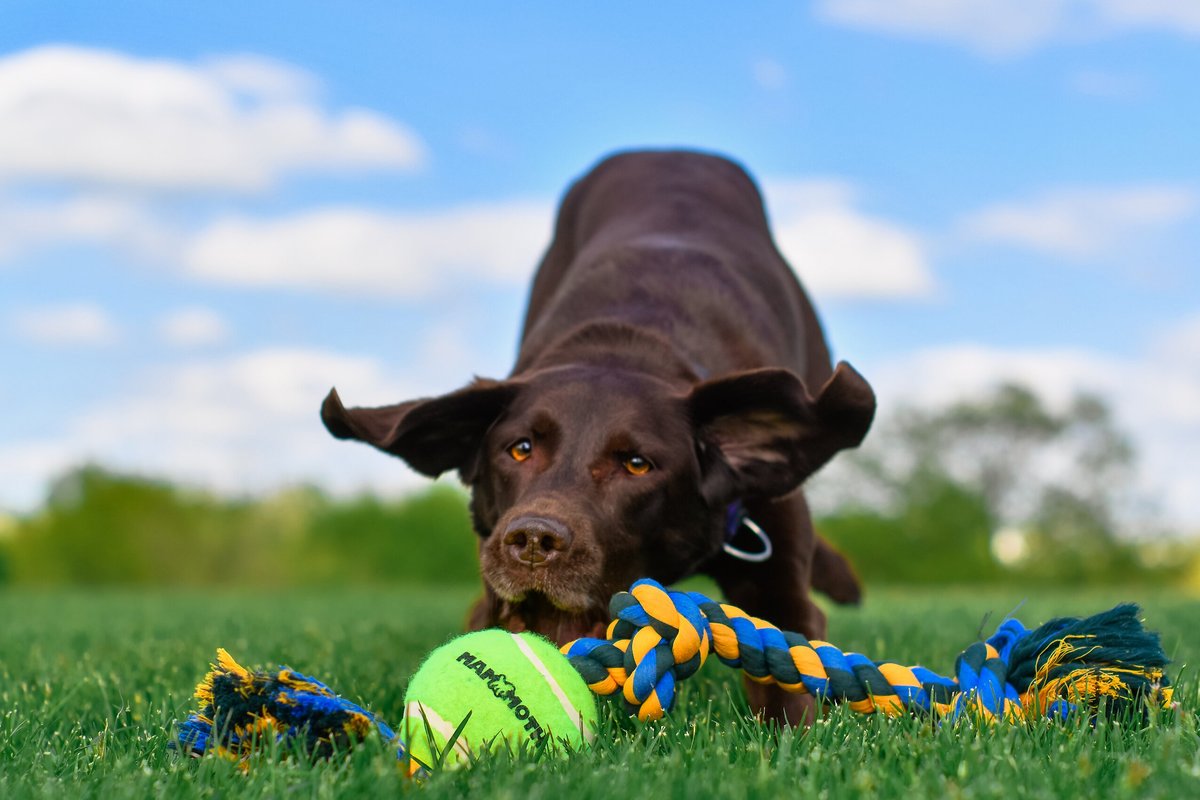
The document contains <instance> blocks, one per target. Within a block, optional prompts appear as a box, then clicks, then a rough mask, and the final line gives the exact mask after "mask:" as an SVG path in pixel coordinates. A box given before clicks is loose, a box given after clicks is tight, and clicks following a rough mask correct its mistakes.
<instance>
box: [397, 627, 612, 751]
mask: <svg viewBox="0 0 1200 800" xmlns="http://www.w3.org/2000/svg"><path fill="white" fill-rule="evenodd" d="M468 713H470V715H471V716H470V719H469V720H468V721H467V724H466V727H465V728H463V731H462V733H461V735H460V736H459V738H458V740H457V741H456V742H455V743H454V746H453V748H452V749H450V750H449V752H446V750H447V744H446V743H447V740H448V739H449V738H450V737H451V736H452V735H453V733H454V731H455V729H456V728H457V727H458V725H459V723H461V722H462V721H463V719H465V718H466V717H467V714H468ZM426 723H428V729H429V731H431V732H432V734H433V741H432V742H431V741H429V738H428V736H427V730H426ZM595 729H596V699H595V696H594V695H593V694H592V692H591V691H590V690H589V689H588V687H587V684H586V683H584V682H583V678H582V677H580V675H579V673H578V672H576V671H575V668H574V667H572V666H571V662H570V661H568V660H567V658H566V656H564V655H563V654H562V653H560V652H559V651H558V648H556V647H555V646H554V645H553V644H551V643H550V642H549V641H547V640H545V639H543V638H541V637H540V636H535V635H534V634H531V633H518V634H514V633H508V632H507V631H502V630H494V629H493V630H486V631H478V632H476V633H468V634H467V635H465V636H459V637H458V638H456V639H452V640H450V641H449V642H447V643H446V644H444V645H442V646H441V647H439V648H438V649H436V650H434V651H433V652H432V653H430V654H429V656H428V657H427V658H426V659H425V662H424V663H423V664H422V665H421V668H420V669H419V670H417V674H416V675H414V676H413V678H412V680H411V681H410V682H409V684H408V692H407V693H406V694H405V695H404V719H403V720H402V721H401V723H400V736H401V738H402V741H403V742H404V746H405V749H406V750H407V752H408V755H409V758H410V763H409V772H410V773H413V772H416V771H417V770H418V769H420V768H421V767H422V766H424V767H429V768H433V767H435V766H436V765H437V763H438V754H440V753H445V755H444V757H443V759H442V766H443V767H445V766H452V765H454V764H456V763H463V762H466V761H468V760H469V759H470V758H471V757H473V756H475V755H478V754H479V753H481V752H483V751H484V750H485V749H487V748H488V747H489V746H491V747H494V746H497V745H498V746H501V747H503V746H504V742H505V741H507V742H509V743H510V744H512V745H513V746H514V748H515V747H519V746H520V745H521V743H522V742H529V743H531V744H533V745H541V743H542V742H543V740H547V741H546V745H547V746H549V747H551V749H554V750H558V749H561V747H562V745H564V744H565V745H567V746H569V747H570V748H572V749H575V750H578V749H580V748H582V747H583V746H585V745H586V744H587V743H588V742H590V741H591V740H592V736H593V734H594V732H595Z"/></svg>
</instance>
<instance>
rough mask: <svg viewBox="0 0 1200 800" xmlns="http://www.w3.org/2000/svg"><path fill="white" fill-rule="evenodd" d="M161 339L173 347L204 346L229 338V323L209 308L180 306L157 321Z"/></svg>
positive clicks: (219, 342)
mask: <svg viewBox="0 0 1200 800" xmlns="http://www.w3.org/2000/svg"><path fill="white" fill-rule="evenodd" d="M158 330H159V334H160V335H161V336H162V339H163V341H165V342H166V343H167V344H170V345H173V346H175V347H204V346H206V345H214V344H221V343H222V342H225V341H227V340H228V339H229V325H228V324H226V322H225V319H224V318H223V317H222V316H221V315H220V314H218V313H217V312H215V311H213V310H212V309H210V308H200V307H194V308H180V309H177V310H175V311H172V312H171V313H169V314H166V315H164V316H163V317H161V318H160V319H159V321H158Z"/></svg>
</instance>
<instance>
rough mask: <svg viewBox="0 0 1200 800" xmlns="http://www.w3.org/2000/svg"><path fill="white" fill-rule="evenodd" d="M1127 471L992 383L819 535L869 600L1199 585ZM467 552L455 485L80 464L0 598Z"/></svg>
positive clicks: (370, 578) (1199, 573)
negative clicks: (21, 592)
mask: <svg viewBox="0 0 1200 800" xmlns="http://www.w3.org/2000/svg"><path fill="white" fill-rule="evenodd" d="M1134 470H1135V454H1134V452H1133V448H1132V447H1131V446H1130V444H1129V441H1128V439H1127V437H1125V436H1124V435H1123V434H1122V433H1121V432H1120V431H1119V430H1118V429H1117V428H1116V426H1115V424H1114V422H1113V418H1112V415H1111V414H1110V412H1109V409H1108V408H1107V406H1105V404H1104V403H1103V402H1101V401H1100V400H1098V399H1097V398H1095V397H1091V396H1086V395H1084V396H1080V397H1077V398H1075V399H1074V401H1073V402H1072V403H1071V404H1070V405H1069V407H1067V408H1065V409H1063V410H1060V411H1051V410H1049V409H1048V408H1047V407H1046V406H1045V405H1044V404H1043V403H1042V402H1041V401H1040V400H1039V399H1038V397H1036V396H1035V395H1034V394H1033V393H1032V392H1031V391H1029V390H1028V389H1026V388H1023V387H1020V386H1002V387H999V388H998V389H997V390H996V391H995V392H994V393H993V394H992V395H991V396H988V397H984V398H981V399H977V400H974V401H971V402H960V403H957V404H955V405H951V406H948V407H945V408H941V409H936V410H930V409H912V408H901V409H897V410H896V411H894V412H893V413H892V414H890V415H889V416H888V417H886V418H885V419H882V420H880V422H879V423H878V424H877V425H876V429H875V430H874V431H872V433H871V436H870V437H869V440H868V444H867V445H866V446H864V447H863V448H862V449H860V450H858V451H855V452H852V453H846V454H843V455H842V456H840V457H839V458H838V459H837V460H836V461H835V463H834V465H833V467H832V469H831V470H830V471H829V472H828V474H822V475H821V476H820V477H819V480H820V484H819V485H818V486H817V487H815V489H814V496H817V495H818V494H824V495H825V502H824V503H823V504H822V507H823V508H825V509H827V510H826V512H825V513H823V514H822V515H821V516H820V517H819V518H818V519H817V527H818V530H820V531H821V533H822V534H823V535H824V536H826V538H828V539H829V540H830V541H831V542H833V543H834V544H835V545H836V546H837V547H838V548H839V549H841V550H842V551H843V552H845V553H846V554H847V555H848V556H849V557H850V559H851V561H852V562H853V563H854V565H855V568H856V569H857V570H858V572H859V574H860V575H861V576H862V578H863V579H864V581H865V582H866V584H867V585H868V586H870V585H879V584H884V583H892V584H897V583H899V584H987V583H1028V584H1040V585H1073V586H1079V585H1087V584H1096V585H1113V584H1129V583H1142V584H1150V583H1152V584H1155V585H1161V586H1177V587H1181V588H1190V589H1193V590H1196V589H1200V546H1198V544H1197V541H1196V540H1195V539H1187V538H1184V537H1183V536H1181V535H1179V534H1178V533H1177V532H1169V531H1163V530H1153V529H1147V528H1146V527H1145V523H1144V522H1133V521H1131V520H1135V519H1137V518H1136V517H1132V516H1130V515H1129V514H1128V513H1126V512H1127V509H1128V507H1129V505H1128V503H1129V496H1128V494H1129V487H1130V486H1131V485H1132V484H1133V481H1132V479H1131V478H1132V475H1133V474H1134ZM831 495H832V500H831V499H830V498H831ZM1133 525H1141V528H1140V529H1133V530H1131V526H1133ZM476 548H477V537H476V535H475V534H474V532H473V531H472V529H471V525H470V520H469V517H468V513H467V497H466V495H465V494H464V493H463V492H462V491H461V490H460V489H457V488H454V487H451V486H446V485H439V484H435V485H431V487H430V488H429V489H427V490H425V491H422V492H419V493H417V494H414V495H412V496H410V497H408V498H406V499H402V500H384V499H380V498H378V497H374V496H370V495H363V496H359V497H355V498H349V499H345V498H334V497H330V496H329V495H327V494H325V493H323V492H321V491H319V490H317V489H313V488H297V489H291V490H288V491H284V492H281V493H278V494H275V495H271V496H268V497H262V498H251V499H240V500H232V499H227V498H221V497H218V496H215V495H212V494H208V493H203V492H197V491H194V490H189V489H185V488H182V487H180V486H177V485H173V484H170V483H166V482H162V481H156V480H152V479H147V478H141V477H131V476H126V475H120V474H115V473H112V472H109V471H106V470H104V469H101V468H98V467H84V468H80V469H77V470H75V471H72V472H70V473H68V474H67V475H64V476H63V477H62V478H60V479H59V480H58V481H57V482H56V483H55V485H54V486H53V487H52V489H51V491H50V493H49V496H48V498H47V500H46V501H45V503H44V504H43V506H42V507H41V508H40V509H38V510H37V511H36V512H34V513H32V514H29V515H27V516H24V517H16V518H0V584H3V583H10V584H25V585H37V584H56V585H65V584H74V585H84V586H87V585H115V584H135V585H172V586H188V585H193V586H214V585H240V586H250V585H264V586H311V585H326V584H349V583H367V584H371V583H375V584H384V583H399V584H422V583H425V584H431V583H438V584H445V583H460V584H466V583H476V582H477V581H478V567H477V559H476Z"/></svg>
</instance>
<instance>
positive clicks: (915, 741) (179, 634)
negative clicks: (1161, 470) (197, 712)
mask: <svg viewBox="0 0 1200 800" xmlns="http://www.w3.org/2000/svg"><path fill="white" fill-rule="evenodd" d="M470 599H471V591H470V590H467V589H452V588H448V589H444V590H437V591H433V590H428V589H422V590H401V589H386V590H356V591H349V592H348V591H334V590H322V591H321V592H287V593H267V592H263V593H246V592H241V593H230V592H214V593H201V592H195V591H191V592H174V591H157V592H152V591H138V592H133V591H130V592H109V591H106V592H83V591H49V590H48V591H44V592H32V591H20V592H17V591H9V592H6V593H4V592H0V619H2V620H3V623H2V624H0V797H2V798H5V800H8V799H9V798H22V797H104V798H120V797H138V798H140V797H147V796H168V797H218V796H222V797H223V796H236V797H282V796H285V795H286V796H297V797H341V796H346V797H351V796H364V795H366V796H382V795H388V794H395V793H400V792H408V791H412V792H418V793H419V796H421V797H430V798H434V797H461V796H463V795H466V794H468V793H471V794H475V795H476V796H485V797H513V798H520V800H536V798H540V797H547V798H550V797H553V798H561V797H564V796H569V797H570V798H571V800H584V798H592V797H594V798H605V799H606V800H609V799H611V798H614V797H635V796H636V797H640V796H651V797H655V798H660V799H663V800H665V798H670V797H680V798H685V797H686V798H693V797H712V796H727V797H745V796H762V797H783V796H787V797H831V798H837V797H848V796H870V797H885V798H890V797H904V798H912V797H960V796H961V797H997V798H1014V797H1046V798H1059V797H1072V796H1078V797H1091V796H1104V797H1112V798H1119V797H1139V798H1141V797H1197V796H1200V732H1198V728H1200V726H1198V724H1197V710H1200V681H1198V680H1197V677H1196V672H1195V670H1194V669H1193V668H1192V667H1191V665H1194V664H1196V663H1197V662H1198V661H1200V630H1198V628H1200V602H1198V601H1195V600H1188V599H1183V598H1178V597H1175V596H1171V595H1168V594H1165V593H1154V592H1146V591H1129V590H1113V591H1091V592H1086V593H1080V592H1058V593H1053V594H1050V593H1046V592H1044V591H1036V592H1029V593H1023V592H1017V591H1013V592H1009V593H1005V592H999V591H994V590H989V591H987V592H985V593H982V594H980V593H975V592H970V591H965V590H941V591H932V590H920V591H916V590H914V591H907V592H906V591H900V590H879V591H877V592H875V593H873V594H871V595H870V596H869V598H868V602H867V603H866V605H865V606H864V607H863V608H861V609H851V610H846V609H832V610H831V611H830V622H831V625H830V639H831V640H832V641H833V642H834V643H836V644H838V645H839V646H841V647H842V648H843V649H847V650H851V649H852V650H858V651H860V652H865V653H867V654H868V655H870V656H872V657H875V658H885V657H886V658H888V659H893V660H903V661H906V662H908V663H924V664H925V665H926V666H929V667H931V668H933V669H935V670H937V671H939V672H944V671H948V670H950V669H951V667H952V665H953V661H954V656H955V655H956V654H957V653H958V651H959V650H961V649H962V648H963V647H965V646H966V645H967V644H969V643H970V642H971V641H973V640H974V639H975V637H976V636H977V635H978V634H979V633H980V632H983V633H984V634H985V635H986V634H989V633H990V632H991V631H992V630H993V629H994V627H995V625H996V624H997V623H998V622H999V621H1000V619H1002V618H1003V616H1004V615H1005V614H1007V613H1008V612H1010V611H1012V610H1013V609H1014V608H1016V607H1017V606H1018V605H1019V604H1021V605H1020V609H1019V612H1018V614H1017V616H1019V617H1020V618H1021V619H1022V620H1024V621H1025V622H1026V623H1029V624H1034V623H1038V622H1041V621H1043V620H1044V619H1046V618H1047V617H1050V616H1057V615H1062V614H1087V613H1092V612H1095V611H1099V610H1102V609H1104V608H1107V607H1109V606H1111V605H1113V604H1114V603H1116V602H1118V601H1122V600H1127V599H1129V600H1135V601H1137V602H1140V603H1141V604H1142V605H1143V607H1144V609H1145V618H1146V621H1147V624H1148V625H1149V626H1150V627H1151V628H1154V629H1157V630H1159V631H1161V632H1162V633H1163V641H1164V644H1165V647H1166V650H1167V652H1168V654H1169V655H1170V656H1171V657H1172V659H1173V660H1174V662H1175V663H1174V664H1173V665H1172V667H1171V675H1172V677H1173V678H1175V679H1176V682H1177V683H1178V684H1179V687H1180V688H1179V691H1178V693H1177V699H1178V700H1179V701H1180V702H1181V704H1182V706H1183V712H1182V714H1181V715H1180V716H1179V717H1178V718H1175V719H1173V720H1170V721H1166V722H1161V721H1160V722H1158V723H1156V724H1154V725H1152V726H1150V727H1149V728H1146V729H1129V728H1122V727H1119V726H1112V725H1101V726H1100V727H1099V728H1096V729H1092V728H1088V727H1086V726H1082V727H1081V726H1073V725H1057V724H1050V723H1042V724H1034V725H1029V726H1022V727H1016V726H996V727H984V728H980V729H976V728H973V727H971V726H969V725H963V726H949V725H946V726H931V725H929V724H928V723H927V722H921V721H919V720H911V719H904V720H892V721H889V720H886V719H883V718H876V717H872V718H862V717H857V716H855V715H853V714H851V713H849V712H845V711H843V710H840V709H839V710H835V711H833V712H832V713H831V714H830V715H829V716H828V717H827V718H826V719H825V720H823V721H822V722H821V723H819V724H818V725H817V726H815V727H814V728H813V730H811V731H809V732H807V733H795V732H791V731H784V732H778V731H774V730H769V729H767V728H765V727H763V726H760V725H758V724H756V723H755V722H753V721H752V720H750V719H749V718H748V717H747V715H746V709H745V706H744V704H743V702H742V700H741V695H740V689H739V688H738V682H737V680H736V679H735V677H734V676H733V675H732V674H731V672H730V670H728V669H727V668H725V667H723V666H721V665H720V664H719V663H718V662H716V661H715V660H714V661H713V662H712V663H710V664H708V665H707V666H706V667H705V668H704V670H703V672H702V674H701V675H700V676H699V677H697V678H696V679H694V680H692V681H690V682H689V683H688V684H686V685H685V686H684V687H683V689H682V691H681V695H682V699H681V703H680V706H679V707H678V708H677V709H676V711H675V712H674V713H673V715H672V717H671V718H670V719H669V720H668V721H666V722H664V723H660V724H652V725H638V724H636V723H634V722H631V721H630V720H628V719H626V718H624V717H623V716H622V715H621V714H620V712H619V709H617V708H615V707H607V710H606V712H605V714H604V717H603V722H602V731H601V734H600V736H599V737H598V744H597V745H596V746H595V747H594V748H592V749H591V750H590V751H588V752H584V753H578V754H575V755H572V756H570V757H568V758H561V759H547V758H542V759H540V760H539V759H536V758H534V757H533V756H532V755H520V754H518V755H515V756H514V755H509V754H500V755H497V756H495V757H493V758H490V759H487V760H485V761H482V762H481V763H478V764H476V765H475V766H473V767H471V768H469V769H465V770H458V771H453V772H442V773H440V774H438V775H435V776H434V777H433V778H432V779H430V780H429V781H427V782H425V783H424V784H414V783H411V782H409V781H407V780H406V779H404V778H403V777H401V774H400V772H399V770H397V769H396V764H395V760H394V751H393V750H392V748H390V747H388V746H387V745H386V744H384V743H383V742H380V741H378V740H371V741H368V742H367V743H366V744H364V745H362V746H360V747H358V748H357V749H356V750H354V751H353V752H352V753H350V754H349V756H347V757H345V758H340V759H336V760H334V761H331V762H320V763H315V764H313V763H309V762H308V761H306V760H303V759H297V758H283V757H280V756H279V755H278V754H276V755H268V756H265V757H263V758H262V759H260V760H259V761H258V762H256V763H254V764H253V765H252V766H251V768H250V769H249V770H248V771H247V772H245V773H243V772H242V771H239V769H238V768H237V767H236V766H235V765H233V764H230V763H229V762H227V761H224V760H222V759H219V758H206V759H199V760H196V759H181V758H178V757H176V756H175V755H173V753H172V752H171V751H169V750H168V748H167V743H168V741H170V739H171V736H172V732H173V728H174V724H175V721H176V720H178V719H181V718H182V717H184V716H186V714H187V712H188V710H189V708H190V706H191V692H192V689H193V687H194V685H195V683H196V681H197V680H198V679H199V678H200V677H201V676H202V675H203V673H204V671H205V669H206V665H207V664H208V662H209V660H210V659H211V658H212V657H213V653H214V650H215V648H216V647H218V646H223V647H226V648H227V649H229V650H230V651H231V652H232V653H233V655H234V656H235V657H237V658H238V659H239V660H241V661H242V662H243V663H247V664H262V665H267V664H275V663H280V662H283V663H288V664H290V665H291V666H293V667H295V668H296V669H299V670H301V671H304V672H308V673H310V674H313V675H316V676H318V677H321V678H323V679H325V680H326V681H327V682H329V683H330V684H331V685H332V686H333V687H334V688H335V689H337V690H338V691H339V692H341V693H342V694H344V695H346V696H348V697H350V698H352V699H355V700H357V701H359V702H362V703H364V704H365V705H367V706H368V707H370V708H371V709H373V710H375V711H377V712H379V713H380V714H381V715H382V716H383V717H384V718H385V719H388V720H391V721H393V722H394V721H396V720H398V718H399V716H400V709H401V699H402V697H403V694H404V687H405V682H406V680H407V677H408V675H409V674H410V673H411V672H412V671H413V670H414V669H415V668H416V666H417V664H418V663H419V662H420V659H421V657H422V655H423V654H424V653H425V652H427V651H428V650H429V649H431V648H432V647H434V646H435V645H437V644H438V643H440V642H441V641H443V640H444V639H445V638H446V636H447V635H448V634H449V633H450V632H452V631H455V630H457V629H458V628H459V626H460V625H461V621H462V619H463V617H464V614H465V611H466V608H467V606H468V604H469V602H470Z"/></svg>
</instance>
